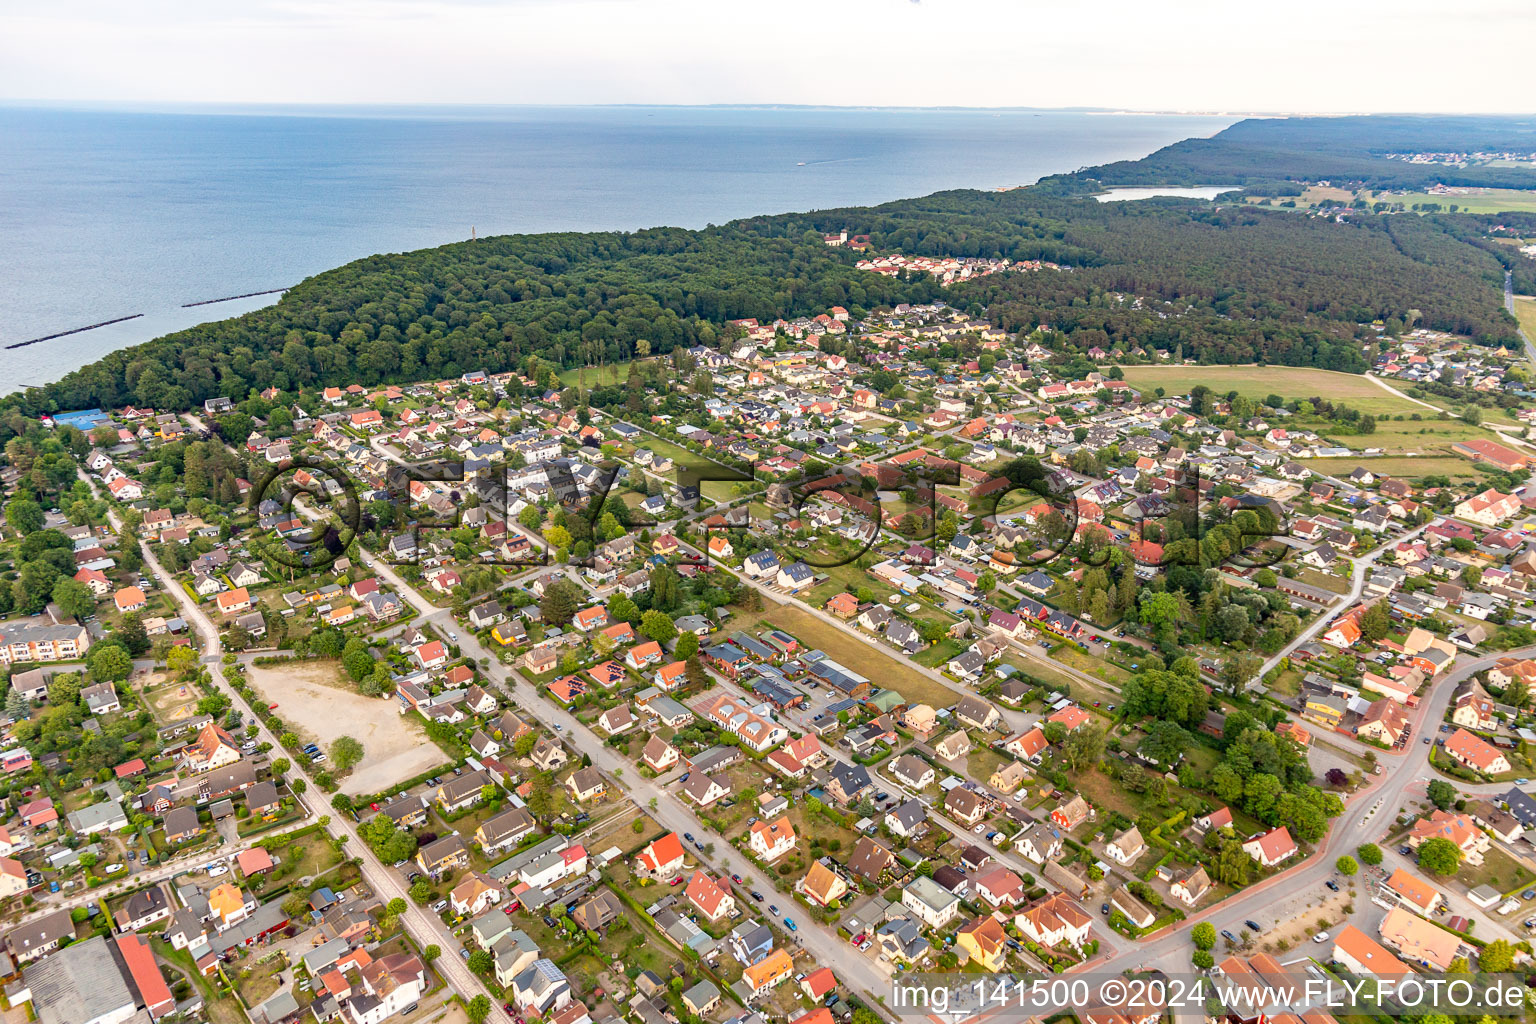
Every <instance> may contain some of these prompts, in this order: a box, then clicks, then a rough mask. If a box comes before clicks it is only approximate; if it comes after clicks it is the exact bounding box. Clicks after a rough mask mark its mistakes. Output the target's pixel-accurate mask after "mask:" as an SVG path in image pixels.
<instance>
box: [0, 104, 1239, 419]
mask: <svg viewBox="0 0 1536 1024" xmlns="http://www.w3.org/2000/svg"><path fill="white" fill-rule="evenodd" d="M406 113H407V114H409V115H410V117H411V118H413V119H414V120H411V121H410V122H409V123H407V121H406V119H405V117H404V116H402V118H401V119H398V120H397V119H392V118H386V117H374V116H368V115H364V116H359V115H358V114H357V112H356V111H335V112H328V111H323V110H321V111H312V112H311V111H306V112H305V116H303V117H290V116H279V117H267V118H265V119H264V118H263V116H262V115H261V114H260V112H259V111H252V112H250V113H249V114H241V115H237V116H223V117H221V116H219V115H217V114H213V113H208V112H206V111H200V112H198V113H197V114H195V115H190V116H189V115H185V114H183V115H160V114H155V113H147V114H138V113H134V114H132V115H129V114H125V113H109V114H91V113H82V112H80V111H78V110H72V109H71V110H65V109H59V110H57V111H55V110H53V109H52V108H50V109H49V110H48V111H47V113H46V116H44V115H40V114H39V113H38V112H37V111H36V110H33V109H31V108H27V109H23V108H18V107H15V106H9V105H0V121H3V122H4V123H5V124H6V125H7V126H8V127H11V128H18V129H20V131H19V133H18V132H13V133H12V134H15V135H17V137H18V145H17V146H16V147H15V151H14V152H13V153H12V154H11V155H9V156H0V179H6V178H9V179H10V180H12V181H14V182H17V183H18V187H19V189H18V199H17V203H16V209H17V210H18V211H20V212H19V214H18V217H19V218H20V220H19V230H18V231H17V232H16V234H15V238H14V247H13V249H12V250H11V253H10V255H9V257H8V258H7V257H6V256H5V255H3V254H0V273H7V274H8V276H9V277H10V279H11V280H12V282H13V284H14V285H15V288H14V291H13V293H12V295H11V296H10V297H9V299H7V298H6V297H3V296H0V324H3V325H5V327H6V329H5V330H4V331H3V334H4V337H3V338H0V344H10V343H14V342H18V341H24V340H29V339H32V338H37V337H43V336H47V335H53V334H59V333H61V332H65V331H71V330H76V329H78V328H79V326H80V325H82V324H89V323H93V322H101V321H106V320H109V319H112V318H114V317H118V316H121V315H124V314H125V313H129V312H142V313H143V314H144V316H143V317H142V318H141V319H138V320H135V321H133V322H132V323H131V324H127V325H123V324H118V325H113V326H111V327H104V328H99V329H95V330H91V331H86V332H83V333H77V334H71V335H70V336H69V337H68V338H67V339H63V338H60V339H55V340H53V341H49V342H48V343H46V344H40V345H33V346H30V347H28V348H24V349H17V350H14V351H12V352H10V353H8V355H9V356H13V357H18V358H11V359H7V360H6V361H5V365H3V366H0V393H11V392H14V391H15V390H17V389H18V388H20V387H22V386H26V385H42V384H48V383H51V382H53V381H56V380H58V379H60V378H62V377H64V376H66V375H67V374H68V373H70V372H72V371H73V370H76V369H79V368H81V367H84V366H87V365H89V364H91V363H92V362H95V361H96V360H99V359H101V358H102V357H104V356H106V355H107V354H109V353H111V352H113V351H115V350H117V349H120V348H125V347H131V346H134V345H137V344H141V343H144V342H148V341H152V340H154V339H156V338H159V337H162V336H163V335H165V334H168V333H173V332H175V331H180V330H185V329H188V328H193V327H197V326H199V325H201V324H205V323H209V322H212V321H219V320H223V319H227V318H230V317H236V316H239V315H242V314H244V313H247V312H250V311H251V310H253V309H257V308H261V306H263V305H267V304H269V303H270V302H271V301H273V300H275V299H276V298H277V297H276V296H268V297H266V298H265V299H264V300H262V301H256V300H252V299H241V300H239V301H231V302H230V303H229V304H227V305H226V304H224V303H219V304H217V305H212V306H207V307H202V308H201V309H200V310H193V309H188V308H183V304H185V303H187V302H189V301H192V300H199V299H203V298H205V297H206V296H227V295H232V294H234V293H243V292H248V291H249V290H250V289H251V288H252V287H272V286H274V285H277V284H285V283H286V284H289V285H292V284H296V283H297V282H299V281H300V280H303V279H304V278H306V277H309V276H312V275H314V274H317V273H321V272H323V271H325V270H329V269H332V268H335V267H339V266H342V265H345V264H346V263H348V262H351V261H353V260H356V259H361V258H366V257H368V256H370V255H374V254H383V253H396V252H408V251H413V250H418V249H424V248H433V247H436V246H439V245H443V244H448V243H451V242H456V241H460V240H463V239H467V238H468V237H469V236H470V234H471V231H472V230H474V231H475V232H476V233H477V234H478V235H479V236H480V237H482V238H484V237H490V236H493V235H500V234H514V233H525V234H541V233H551V232H563V231H574V232H581V231H602V230H621V231H624V230H636V229H640V228H645V227H650V226H654V225H668V226H676V227H681V228H701V227H704V226H705V225H707V224H710V223H715V224H719V223H724V222H726V221H729V220H733V219H739V218H747V217H754V216H759V215H765V214H766V215H772V213H773V212H775V211H785V210H789V211H795V210H814V209H818V208H820V209H826V208H832V207H839V206H867V205H875V204H878V203H881V202H888V201H894V200H898V199H902V198H908V197H913V196H922V195H929V194H933V193H934V192H940V191H946V190H950V189H975V190H977V191H988V190H991V189H994V188H996V187H998V185H999V183H1000V182H1014V183H1023V182H1030V183H1033V182H1035V181H1038V180H1039V179H1040V178H1042V177H1046V176H1048V175H1052V174H1057V173H1061V172H1062V171H1063V170H1064V169H1066V168H1070V167H1071V166H1074V165H1079V164H1092V163H1095V162H1098V161H1100V160H1103V159H1111V158H1133V159H1134V158H1139V157H1141V156H1144V155H1146V154H1147V153H1150V152H1153V151H1155V150H1156V149H1157V148H1158V147H1160V146H1163V145H1167V144H1168V143H1170V142H1173V141H1177V140H1179V139H1184V138H1189V137H1192V136H1196V135H1208V134H1211V133H1213V132H1216V131H1220V130H1221V129H1222V128H1224V127H1225V126H1226V125H1227V124H1229V123H1230V122H1229V121H1227V120H1225V119H1221V120H1218V119H1214V118H1200V117H1184V116H1180V115H1137V116H1135V117H1134V118H1131V117H1124V118H1121V119H1119V120H1117V119H1116V117H1115V115H1113V114H1111V113H1108V112H1095V113H1094V116H1093V118H1092V120H1091V121H1090V120H1089V118H1088V116H1087V114H1086V113H1085V112H1082V111H1072V110H1045V111H1034V110H1016V109H1011V110H991V109H979V108H978V109H972V108H957V109H949V108H944V109H941V110H928V111H919V112H912V111H909V110H907V109H906V108H879V109H878V110H876V111H874V113H875V114H876V115H877V116H866V115H865V112H863V111H861V110H860V109H856V108H789V109H784V108H776V107H775V108H751V109H746V110H743V109H738V108H733V107H710V108H694V107H654V108H653V107H624V108H612V107H570V108H524V107H519V108H509V109H507V110H503V109H502V108H495V109H492V110H488V111H480V112H476V114H477V116H475V117H473V118H466V119H463V120H460V121H454V120H446V121H434V120H432V117H433V116H435V115H437V111H436V110H435V109H433V108H428V109H426V110H414V111H408V112H406ZM326 117H329V118H331V120H329V121H326V120H325V118H326ZM60 124H62V125H63V127H62V128H60V127H59V125H60ZM125 126H126V128H125ZM189 130H190V131H194V132H200V133H203V134H202V135H201V136H198V137H199V138H202V139H204V140H205V141H206V145H207V146H208V147H210V151H209V153H208V154H206V155H205V156H204V157H203V158H202V159H203V161H205V162H206V164H207V166H206V167H204V168H202V169H201V170H199V169H197V165H196V164H194V166H193V169H192V170H189V169H188V166H187V164H186V162H185V157H184V155H183V153H182V150H183V149H184V141H183V138H182V134H183V133H184V132H185V131H189ZM162 131H163V132H164V133H165V135H166V139H165V140H164V141H163V143H161V142H160V141H159V140H158V139H157V137H156V136H155V133H157V132H162ZM103 132H105V134H106V136H107V137H108V138H111V137H112V136H113V132H124V133H125V139H126V141H127V142H128V143H129V144H130V145H131V146H138V145H143V151H144V152H146V153H148V156H146V157H144V158H143V161H144V162H145V163H146V166H145V168H144V169H143V170H142V171H140V170H138V169H136V168H135V167H134V166H133V164H132V162H131V161H132V160H133V159H134V153H133V152H132V150H131V149H130V153H129V161H130V162H126V163H125V164H124V167H125V168H127V169H126V170H123V171H122V172H121V174H119V172H118V171H117V170H112V174H113V175H116V176H118V177H123V176H129V177H133V176H137V177H139V178H140V179H141V182H140V184H139V186H138V187H137V188H136V189H135V190H131V192H130V191H126V190H125V191H121V192H114V191H112V190H111V189H110V188H105V189H97V187H96V185H95V182H96V181H97V180H98V177H99V176H100V175H99V174H98V175H97V176H92V175H90V174H85V172H82V174H85V177H86V180H84V181H83V182H82V183H81V184H80V187H79V188H76V189H74V190H73V191H71V192H70V193H69V194H70V195H71V196H75V195H76V194H77V193H79V194H80V195H83V196H84V198H83V199H79V198H76V199H72V200H71V201H70V202H63V201H62V200H60V199H59V198H58V196H57V195H55V194H54V192H57V191H59V190H61V189H63V188H64V186H65V184H66V182H62V181H61V182H57V183H55V182H52V181H50V180H48V179H52V178H57V177H60V174H61V172H58V170H57V168H56V166H55V165H56V164H57V163H58V162H59V160H60V154H61V152H67V151H61V150H59V148H58V143H57V139H56V136H58V135H59V134H61V133H62V134H64V135H65V136H69V135H71V134H72V133H75V134H81V135H88V136H89V137H96V136H97V135H100V134H102V133H103ZM144 135H149V136H151V141H152V142H155V143H156V145H163V150H164V151H163V152H162V151H161V150H160V149H156V148H152V147H149V146H147V145H144V144H142V143H141V142H140V141H136V140H140V138H141V137H142V136H144ZM332 136H335V137H337V141H336V142H335V143H334V144H332V143H331V142H329V141H328V140H329V139H330V137H332ZM322 137H324V140H325V141H324V142H321V141H317V139H322ZM252 140H255V141H252ZM273 146H277V147H279V148H280V149H283V148H285V147H286V148H289V149H291V150H292V151H293V152H292V153H288V152H282V153H280V154H279V156H278V157H277V158H275V159H274V158H273V157H272V154H271V152H270V149H271V147H273ZM317 146H319V147H321V150H320V151H321V153H322V154H323V157H324V158H323V159H320V160H318V161H317V160H316V159H304V158H303V157H302V154H303V152H304V151H305V150H306V149H308V148H313V147H317ZM400 146H404V147H406V148H405V149H404V150H401V151H400V152H401V157H400V159H399V160H398V161H397V164H400V165H402V166H396V167H388V169H387V170H386V171H383V172H374V170H373V168H374V167H376V166H379V165H381V164H384V163H385V161H384V160H383V158H382V156H379V154H381V153H384V152H389V153H393V152H395V151H396V150H397V149H398V147H400ZM614 147H618V148H614ZM610 150H611V151H610ZM979 150H981V151H985V153H986V155H985V158H984V159H978V160H976V161H971V162H968V163H966V164H965V165H964V166H963V167H960V166H957V164H956V162H955V160H954V159H953V155H954V153H955V152H960V151H963V152H967V153H970V152H976V151H979ZM498 154H500V155H503V156H505V158H506V162H507V170H506V172H505V180H495V179H494V176H487V175H486V174H484V173H483V171H482V170H480V169H479V168H480V167H481V166H482V165H483V164H484V162H485V161H486V159H487V158H488V156H491V157H494V156H496V155H498ZM81 156H82V159H83V160H85V161H87V168H88V169H89V164H88V161H89V159H90V157H89V155H88V154H81ZM376 156H379V158H378V159H375V157H376ZM680 167H681V168H684V170H683V171H680V170H679V168H680ZM105 170H111V169H104V170H103V171H102V172H101V173H105ZM188 173H198V174H201V175H206V178H207V180H206V182H205V184H204V186H203V192H204V193H206V197H205V198H203V199H201V200H200V201H199V202H198V203H196V204H191V205H189V204H188V202H187V201H186V200H185V198H184V197H183V196H182V195H181V192H182V190H181V189H180V187H179V186H178V185H177V184H176V183H177V182H179V181H181V180H183V176H184V175H186V174H188ZM359 181H360V182H361V184H359ZM461 183H462V187H461ZM82 189H83V190H84V191H83V192H82V191H81V190H82ZM93 189H96V191H94V192H93ZM51 190H52V191H51ZM140 207H142V208H143V209H142V210H141V211H140V209H139V208H140ZM128 208H132V209H133V210H134V211H135V212H134V213H132V214H131V215H126V216H125V215H124V214H123V210H124V209H128ZM60 211H62V212H60ZM81 284H83V285H84V287H80V286H79V285H81Z"/></svg>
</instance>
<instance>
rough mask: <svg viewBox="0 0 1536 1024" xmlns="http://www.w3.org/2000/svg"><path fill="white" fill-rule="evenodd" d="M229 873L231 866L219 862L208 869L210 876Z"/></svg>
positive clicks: (214, 876)
mask: <svg viewBox="0 0 1536 1024" xmlns="http://www.w3.org/2000/svg"><path fill="white" fill-rule="evenodd" d="M227 874H229V867H228V865H225V864H217V865H215V866H213V867H211V868H209V869H208V877H209V878H218V877H219V876H220V875H227Z"/></svg>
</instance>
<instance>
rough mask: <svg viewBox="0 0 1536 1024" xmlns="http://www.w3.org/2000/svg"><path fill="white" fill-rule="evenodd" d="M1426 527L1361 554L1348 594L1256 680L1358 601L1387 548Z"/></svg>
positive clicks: (1274, 660)
mask: <svg viewBox="0 0 1536 1024" xmlns="http://www.w3.org/2000/svg"><path fill="white" fill-rule="evenodd" d="M1428 526H1429V524H1427V523H1426V524H1425V525H1424V526H1419V527H1416V528H1414V529H1412V530H1409V531H1408V532H1407V533H1401V534H1397V535H1395V536H1393V537H1392V538H1391V539H1390V540H1388V541H1386V542H1385V543H1383V544H1382V545H1381V546H1380V547H1377V548H1373V549H1372V550H1370V551H1368V552H1366V553H1365V554H1363V555H1361V556H1360V557H1359V558H1356V559H1355V568H1354V572H1353V574H1352V576H1351V580H1350V585H1349V593H1347V594H1345V595H1344V596H1343V597H1341V598H1340V599H1339V600H1338V602H1336V603H1335V604H1333V605H1330V606H1329V607H1328V609H1327V610H1326V611H1324V612H1322V613H1321V614H1319V615H1318V617H1317V618H1316V619H1313V620H1312V624H1311V625H1310V626H1308V627H1307V628H1306V629H1304V630H1302V631H1301V632H1300V633H1298V634H1297V635H1296V639H1294V640H1292V641H1291V642H1290V643H1288V644H1286V645H1285V646H1284V647H1283V648H1281V650H1280V653H1278V654H1276V655H1275V656H1274V657H1272V658H1270V659H1269V660H1268V661H1266V662H1265V663H1264V667H1263V668H1262V669H1260V670H1259V677H1260V678H1261V679H1262V678H1263V677H1264V676H1265V675H1266V674H1268V673H1269V671H1270V670H1271V669H1273V668H1275V666H1277V665H1279V664H1280V661H1281V659H1283V658H1288V657H1290V656H1291V654H1292V652H1294V651H1295V650H1296V648H1298V647H1300V646H1301V645H1302V644H1304V643H1308V642H1309V641H1311V640H1313V639H1314V638H1316V637H1317V636H1319V635H1320V634H1322V632H1323V631H1324V629H1325V628H1326V627H1327V626H1328V624H1329V623H1330V622H1332V621H1333V620H1334V614H1333V613H1334V612H1335V611H1342V610H1344V609H1345V608H1348V607H1349V606H1350V605H1352V604H1354V603H1355V602H1356V601H1358V600H1360V594H1361V592H1362V591H1363V590H1364V589H1365V577H1366V573H1367V571H1368V570H1369V569H1370V568H1371V566H1373V565H1375V564H1376V560H1377V559H1378V558H1380V557H1381V556H1382V555H1383V554H1384V553H1385V552H1386V551H1387V549H1388V548H1391V547H1395V546H1396V545H1398V544H1400V543H1402V542H1403V541H1405V540H1413V538H1415V537H1417V536H1418V535H1419V534H1421V533H1423V532H1424V531H1425V530H1426V529H1428Z"/></svg>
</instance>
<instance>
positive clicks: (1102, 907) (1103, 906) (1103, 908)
mask: <svg viewBox="0 0 1536 1024" xmlns="http://www.w3.org/2000/svg"><path fill="white" fill-rule="evenodd" d="M1099 913H1101V914H1103V915H1104V916H1105V917H1108V916H1109V904H1108V903H1100V904H1099Z"/></svg>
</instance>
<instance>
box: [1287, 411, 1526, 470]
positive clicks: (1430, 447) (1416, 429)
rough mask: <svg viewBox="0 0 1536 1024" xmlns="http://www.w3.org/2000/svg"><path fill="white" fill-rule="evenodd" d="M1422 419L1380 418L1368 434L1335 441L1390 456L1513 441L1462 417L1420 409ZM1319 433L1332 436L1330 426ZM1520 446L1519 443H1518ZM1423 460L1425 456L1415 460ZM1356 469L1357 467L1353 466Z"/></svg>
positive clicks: (1447, 454) (1443, 452) (1448, 452)
mask: <svg viewBox="0 0 1536 1024" xmlns="http://www.w3.org/2000/svg"><path fill="white" fill-rule="evenodd" d="M1418 411H1419V412H1422V413H1423V414H1424V418H1423V419H1421V420H1411V419H1407V420H1377V421H1376V432H1375V433H1373V434H1367V435H1364V436H1354V437H1347V436H1343V435H1339V436H1335V437H1334V440H1336V441H1338V442H1339V443H1340V444H1345V445H1348V446H1349V447H1351V448H1368V447H1369V448H1380V449H1381V450H1382V451H1383V452H1384V453H1385V454H1387V455H1413V456H1419V455H1431V456H1435V457H1445V458H1457V456H1455V455H1453V454H1451V450H1450V446H1451V444H1452V443H1454V442H1456V441H1470V440H1472V439H1473V438H1476V437H1481V438H1485V439H1487V440H1490V441H1498V442H1500V443H1502V444H1509V443H1510V442H1508V441H1505V440H1504V438H1502V437H1500V436H1499V435H1498V434H1496V433H1494V432H1493V431H1491V430H1488V429H1486V428H1484V427H1474V426H1473V425H1472V424H1470V423H1467V422H1465V421H1463V420H1460V419H1444V420H1442V419H1440V414H1439V413H1435V412H1430V411H1429V410H1428V409H1419V410H1418ZM1314 429H1316V430H1317V431H1318V433H1320V434H1323V435H1327V436H1333V435H1328V430H1327V429H1326V427H1320V426H1315V425H1314ZM1517 447H1518V445H1517ZM1413 461H1415V462H1422V461H1424V460H1423V459H1417V458H1416V459H1414V460H1413ZM1351 468H1353V466H1352V467H1351Z"/></svg>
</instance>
